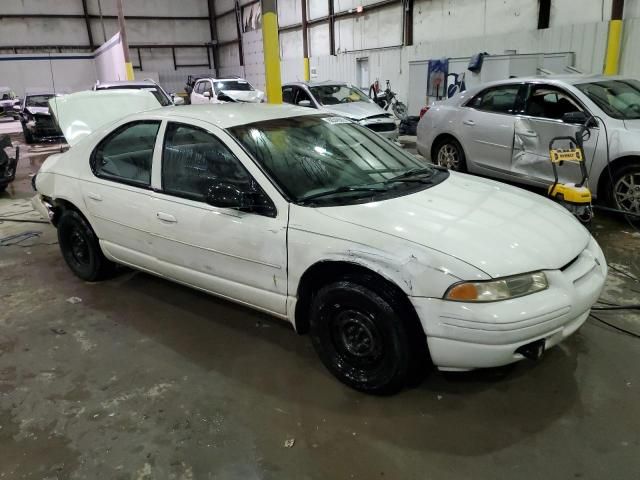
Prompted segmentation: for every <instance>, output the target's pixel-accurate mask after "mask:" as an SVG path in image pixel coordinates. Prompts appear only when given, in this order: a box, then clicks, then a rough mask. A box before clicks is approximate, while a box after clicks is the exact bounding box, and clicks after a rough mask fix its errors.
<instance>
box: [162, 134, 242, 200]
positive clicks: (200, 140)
mask: <svg viewBox="0 0 640 480" xmlns="http://www.w3.org/2000/svg"><path fill="white" fill-rule="evenodd" d="M216 179H217V180H222V181H224V182H228V183H232V184H236V185H250V184H252V182H253V179H252V178H251V176H250V175H249V172H247V171H246V170H245V168H244V166H243V165H242V163H240V160H238V159H237V158H236V157H235V156H234V155H233V153H231V152H230V151H229V149H228V148H227V147H225V146H224V144H223V143H222V142H221V141H220V140H219V139H218V138H217V137H216V136H214V135H212V134H211V133H209V132H206V131H205V130H202V129H200V128H198V127H194V126H191V125H185V124H182V123H173V122H172V123H169V124H168V125H167V130H166V134H165V138H164V147H163V151H162V189H163V191H164V192H165V193H168V194H170V195H176V196H178V197H185V198H190V199H192V200H199V201H204V200H205V199H206V197H207V193H208V191H209V187H210V186H211V185H212V181H213V180H216Z"/></svg>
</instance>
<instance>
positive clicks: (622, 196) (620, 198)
mask: <svg viewBox="0 0 640 480" xmlns="http://www.w3.org/2000/svg"><path fill="white" fill-rule="evenodd" d="M613 198H614V199H615V201H616V204H617V206H618V208H619V209H620V210H624V211H625V212H631V213H637V214H640V172H637V173H629V174H627V175H623V176H622V177H620V178H619V179H618V181H617V182H616V184H615V186H614V187H613Z"/></svg>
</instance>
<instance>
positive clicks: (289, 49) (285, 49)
mask: <svg viewBox="0 0 640 480" xmlns="http://www.w3.org/2000/svg"><path fill="white" fill-rule="evenodd" d="M327 41H328V40H327ZM328 53H329V52H328V51H327V53H326V54H328ZM302 54H303V52H302V29H298V30H293V31H289V32H282V33H281V34H280V58H282V59H287V58H298V59H302Z"/></svg>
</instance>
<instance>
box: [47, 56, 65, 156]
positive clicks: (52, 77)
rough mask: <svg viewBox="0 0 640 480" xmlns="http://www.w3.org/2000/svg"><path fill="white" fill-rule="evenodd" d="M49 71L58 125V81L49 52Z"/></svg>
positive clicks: (61, 149)
mask: <svg viewBox="0 0 640 480" xmlns="http://www.w3.org/2000/svg"><path fill="white" fill-rule="evenodd" d="M49 71H50V72H51V85H52V87H53V103H55V104H56V115H54V116H53V118H54V119H55V121H56V123H58V118H57V115H59V114H60V110H58V94H57V92H56V79H55V75H54V74H53V61H52V60H51V52H49ZM62 152H63V148H62V143H60V153H62Z"/></svg>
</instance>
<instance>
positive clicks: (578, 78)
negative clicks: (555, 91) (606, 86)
mask: <svg viewBox="0 0 640 480" xmlns="http://www.w3.org/2000/svg"><path fill="white" fill-rule="evenodd" d="M625 79H626V80H630V78H629V77H622V76H605V75H599V74H596V75H580V74H575V75H539V76H530V77H514V78H507V79H505V80H496V81H493V82H487V83H483V84H482V85H478V86H477V87H473V88H474V89H476V88H480V87H482V88H484V87H488V86H492V85H505V84H511V83H523V82H534V83H535V82H544V83H550V84H552V85H562V84H564V85H577V84H580V83H589V82H601V81H607V80H625Z"/></svg>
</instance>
